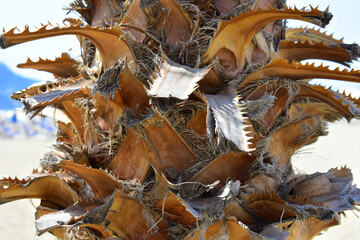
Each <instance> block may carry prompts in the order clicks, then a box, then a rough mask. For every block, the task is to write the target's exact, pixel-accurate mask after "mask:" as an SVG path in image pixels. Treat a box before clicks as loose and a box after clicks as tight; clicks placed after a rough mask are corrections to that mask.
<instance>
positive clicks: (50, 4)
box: [0, 0, 360, 96]
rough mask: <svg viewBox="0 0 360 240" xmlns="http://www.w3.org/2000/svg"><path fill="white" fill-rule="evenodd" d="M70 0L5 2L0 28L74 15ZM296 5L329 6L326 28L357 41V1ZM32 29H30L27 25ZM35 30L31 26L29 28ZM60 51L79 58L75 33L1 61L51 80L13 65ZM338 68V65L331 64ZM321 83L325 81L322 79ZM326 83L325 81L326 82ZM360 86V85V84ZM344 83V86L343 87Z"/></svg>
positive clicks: (4, 53)
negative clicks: (69, 6) (69, 9)
mask: <svg viewBox="0 0 360 240" xmlns="http://www.w3.org/2000/svg"><path fill="white" fill-rule="evenodd" d="M70 2H71V0H57V1H49V0H32V1H29V0H12V1H4V2H3V3H2V5H1V8H0V28H1V29H3V28H5V29H6V30H9V29H10V28H12V27H15V26H18V27H19V29H23V28H24V26H25V25H26V24H28V25H29V26H30V27H35V26H40V23H46V22H47V21H50V22H51V23H61V22H62V20H63V19H64V18H66V17H76V15H75V14H70V15H66V13H67V11H64V10H62V8H63V7H65V6H67V5H68V4H69V3H70ZM295 3H296V6H297V7H298V8H302V7H305V6H309V3H311V4H312V5H313V6H319V8H320V9H325V8H326V7H327V6H330V12H331V13H333V15H334V17H333V19H332V21H331V23H330V24H329V25H328V26H327V27H326V28H325V30H326V31H327V32H328V33H335V34H334V36H335V37H336V38H341V37H344V38H345V39H344V40H345V42H346V43H353V42H360V31H358V29H357V27H356V26H357V25H358V22H359V21H360V14H359V13H358V9H359V6H360V2H359V1H356V0H347V1H346V4H344V1H338V0H328V1H324V0H315V1H306V0H296V1H295V0H288V1H287V4H288V5H289V6H294V5H295ZM289 23H290V25H291V26H305V25H307V24H305V23H304V22H300V21H289ZM30 29H31V28H30ZM32 29H34V28H32ZM62 52H69V53H70V55H71V56H72V57H75V58H76V57H79V55H80V48H79V44H78V42H77V40H76V37H74V36H61V37H55V38H51V39H44V40H39V41H34V42H29V43H26V44H20V45H18V46H16V47H11V48H9V49H6V50H1V51H0V62H3V63H5V64H6V65H7V66H8V67H9V68H10V69H11V70H12V71H14V72H15V73H16V74H20V75H22V76H24V77H28V78H32V79H35V80H49V79H52V75H51V74H47V73H43V72H39V71H34V70H25V69H17V68H16V65H17V64H18V63H21V62H25V61H26V59H27V57H30V59H32V60H33V61H35V60H38V57H40V56H41V57H42V58H50V59H53V58H55V57H56V56H60V54H61V53H62ZM331 66H332V67H337V66H338V65H337V64H334V65H331ZM352 67H353V68H355V69H360V63H358V62H356V63H355V64H353V65H352ZM322 83H327V82H324V81H322ZM327 84H328V83H327ZM331 85H334V86H335V88H350V89H353V88H357V89H356V90H355V89H354V90H353V92H356V93H357V94H356V95H359V96H360V90H358V89H360V88H359V87H357V85H355V84H347V83H342V82H340V83H339V82H335V81H331ZM359 85H360V84H359ZM344 86H345V87H344Z"/></svg>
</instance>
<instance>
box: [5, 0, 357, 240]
mask: <svg viewBox="0 0 360 240" xmlns="http://www.w3.org/2000/svg"><path fill="white" fill-rule="evenodd" d="M283 2H284V1H278V0H241V1H236V0H222V1H220V0H209V1H204V0H191V1H183V0H133V1H130V0H127V1H118V0H111V1H109V0H76V1H74V2H73V3H71V4H70V6H69V9H70V10H72V11H77V12H78V13H79V14H80V16H81V18H80V19H66V22H67V23H66V24H64V25H58V26H53V25H51V24H49V25H43V26H42V27H41V28H39V29H38V30H36V31H34V32H30V31H29V28H28V27H26V28H25V30H23V31H17V30H16V29H12V30H10V31H8V32H4V33H3V34H2V35H1V36H0V46H1V48H7V47H11V46H14V45H17V44H20V43H26V42H29V41H33V40H37V39H42V38H47V37H54V36H59V35H65V34H73V35H76V36H77V37H78V39H79V41H80V45H81V47H82V53H83V55H82V56H81V57H82V58H81V59H76V60H74V59H72V58H71V57H70V56H69V55H68V54H66V53H62V55H61V57H58V58H55V60H48V59H46V60H43V59H41V58H40V59H39V61H37V62H33V61H31V60H30V59H28V61H27V62H26V63H23V64H19V67H20V68H33V69H37V70H40V71H47V72H50V73H53V74H54V77H55V79H54V80H53V81H52V82H47V83H45V84H38V85H33V86H30V87H28V88H26V89H24V90H21V91H18V92H16V93H14V94H13V96H12V97H13V98H14V99H16V100H19V101H21V102H23V103H24V109H25V111H26V112H27V113H29V114H31V116H34V115H36V114H39V113H40V112H41V111H42V110H43V109H44V108H46V107H54V108H56V109H58V110H59V111H62V112H63V113H64V114H65V115H66V116H67V118H68V121H67V122H62V121H58V122H57V123H58V132H57V143H56V145H55V148H56V150H54V151H52V152H50V153H48V154H46V156H45V157H44V158H43V159H42V160H41V166H42V169H41V170H35V171H34V172H33V173H31V174H30V175H29V176H28V177H26V178H24V179H19V178H3V179H0V186H1V187H0V203H1V204H2V203H7V202H10V201H14V200H18V199H23V198H38V199H41V203H40V205H39V206H38V207H37V213H36V221H35V226H36V229H37V233H38V234H42V233H44V232H50V233H51V234H53V235H54V236H55V237H57V238H59V239H74V238H75V239H76V238H78V236H80V235H81V239H128V240H137V239H176V240H177V239H187V240H195V239H199V240H200V239H201V240H202V239H206V240H210V239H234V240H238V239H276V240H282V239H291V240H295V239H311V238H313V237H314V236H316V235H317V234H319V233H320V232H321V231H324V230H326V229H327V228H329V227H331V226H334V225H336V224H339V222H340V215H339V214H340V213H341V212H343V211H346V210H352V209H355V207H356V205H358V204H359V201H360V189H358V188H356V187H355V186H353V185H352V179H353V177H352V174H351V171H350V169H348V168H341V169H330V170H329V171H328V172H327V173H315V174H312V175H296V174H295V173H294V171H293V169H292V165H291V156H292V155H293V154H294V153H295V152H296V151H297V150H299V149H300V148H301V147H303V146H304V145H308V144H311V143H313V142H314V141H316V140H317V139H318V137H320V136H324V135H326V134H327V132H326V122H332V121H336V120H338V119H340V118H343V117H344V118H346V119H348V120H350V119H351V118H359V116H360V110H359V108H358V104H359V103H360V100H359V99H354V98H352V97H351V96H346V95H344V94H342V93H339V92H335V91H333V90H331V89H326V88H324V87H322V86H316V85H311V84H310V83H309V80H310V79H312V78H322V79H335V80H342V81H350V82H359V81H360V72H359V71H356V70H344V71H340V70H338V69H335V70H330V69H329V68H328V67H325V66H322V65H321V66H320V67H315V66H314V65H310V64H303V63H300V62H299V61H302V60H306V59H323V60H329V61H333V62H337V63H341V64H344V65H347V64H348V63H350V62H351V61H352V60H354V59H357V57H358V56H359V47H358V45H356V44H345V43H344V42H343V41H342V40H337V39H334V38H333V37H332V35H326V34H324V33H322V32H321V31H319V30H315V29H306V28H298V29H288V28H286V26H285V25H284V21H283V20H284V19H298V20H302V21H306V22H310V23H313V24H316V25H318V26H320V27H324V26H325V25H326V24H328V22H329V21H330V20H331V17H332V15H331V14H330V13H329V12H328V10H325V11H320V10H318V9H317V8H313V7H311V6H310V10H298V9H296V8H294V9H291V8H288V7H287V6H286V5H284V4H283ZM284 30H285V31H284ZM284 33H285V34H284ZM59 54H60V53H59Z"/></svg>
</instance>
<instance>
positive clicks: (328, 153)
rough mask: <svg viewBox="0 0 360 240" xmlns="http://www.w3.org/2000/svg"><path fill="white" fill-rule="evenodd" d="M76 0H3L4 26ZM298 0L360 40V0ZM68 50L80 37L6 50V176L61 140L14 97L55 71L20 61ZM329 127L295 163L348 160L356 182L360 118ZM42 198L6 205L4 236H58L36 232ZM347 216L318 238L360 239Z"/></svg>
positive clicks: (350, 87)
mask: <svg viewBox="0 0 360 240" xmlns="http://www.w3.org/2000/svg"><path fill="white" fill-rule="evenodd" d="M70 2H72V1H71V0H62V1H47V0H34V1H28V0H12V1H6V2H2V5H1V8H0V28H1V29H2V28H3V27H5V29H7V30H9V29H10V28H12V27H15V26H19V28H20V29H22V28H23V27H24V26H25V25H26V24H28V25H29V26H39V24H40V23H41V22H43V23H46V21H47V20H49V21H51V22H53V23H61V22H62V20H63V19H64V18H65V17H74V15H66V13H67V12H66V11H63V10H62V8H63V7H64V6H66V5H68V4H69V3H70ZM295 3H296V5H297V6H298V8H300V9H301V8H302V7H303V6H308V4H309V3H310V4H313V5H314V6H317V5H320V9H325V8H326V7H327V6H328V5H330V12H332V13H333V14H334V18H333V20H332V22H331V23H330V25H329V26H328V27H327V28H326V29H327V30H328V33H332V32H335V35H334V36H335V37H336V38H341V37H343V36H344V37H345V39H344V41H345V42H346V43H353V42H356V41H357V42H360V31H357V29H354V26H355V23H358V22H359V20H360V16H359V14H358V9H359V6H360V3H359V2H358V1H356V0H348V1H346V4H344V2H340V1H335V0H328V1H321V0H316V1H308V0H297V1H295V0H288V1H287V4H288V5H289V6H293V5H294V4H295ZM75 17H76V16H75ZM290 25H291V26H299V25H304V26H305V25H306V24H303V23H296V22H291V21H290ZM32 29H34V28H32ZM62 52H70V55H71V56H72V57H74V58H78V57H79V55H80V50H79V47H78V43H77V40H76V38H75V37H73V36H67V37H58V38H53V39H46V40H40V41H36V42H31V43H27V44H22V45H19V46H16V47H14V48H9V49H6V50H1V51H0V166H1V167H0V176H6V177H7V176H15V175H17V176H24V177H25V176H27V175H28V174H30V173H31V172H32V170H33V169H34V168H37V167H39V161H40V159H41V158H42V157H43V155H44V154H45V153H46V152H48V151H51V150H52V145H53V144H54V143H55V129H56V126H55V120H54V119H53V118H42V117H39V116H38V117H35V118H34V119H33V120H30V119H29V117H28V116H25V114H24V113H23V112H22V111H21V109H17V110H16V108H19V107H20V106H21V104H20V103H17V102H15V101H13V100H11V99H10V95H11V93H12V92H15V91H17V90H19V89H23V88H25V87H27V86H29V85H31V84H36V83H37V82H39V81H49V80H52V79H53V77H52V76H51V75H50V74H47V73H40V72H37V71H33V70H19V69H17V68H16V65H17V64H18V63H22V62H25V61H26V59H27V57H30V58H31V59H32V60H33V61H36V60H37V59H38V57H42V58H50V59H54V58H55V56H60V55H61V53H62ZM331 66H332V67H338V66H337V65H331ZM351 67H353V68H355V69H360V64H359V63H358V62H355V63H354V64H352V65H351ZM317 82H318V83H321V84H323V85H327V86H330V85H332V86H333V87H334V90H338V89H339V90H341V91H343V90H346V91H347V92H352V93H353V94H354V95H355V96H360V87H359V86H357V85H355V84H344V83H341V82H338V81H323V80H322V81H317ZM359 85H360V84H359ZM44 114H45V115H48V116H50V117H53V116H55V115H56V112H54V111H52V110H50V111H48V112H46V113H44ZM328 130H329V135H328V136H325V137H320V139H319V140H318V141H317V142H316V143H315V144H312V145H310V146H306V147H304V148H302V149H301V150H300V151H299V152H298V153H297V154H296V155H294V156H293V158H292V162H293V165H294V168H295V169H296V171H297V172H298V173H314V172H317V171H319V172H326V171H327V170H328V169H330V168H332V167H341V166H344V165H346V166H347V167H349V168H351V169H352V172H353V175H354V183H355V184H358V185H359V184H360V159H359V156H360V154H359V153H360V146H359V143H360V121H357V120H353V121H352V122H351V123H350V124H349V123H347V122H346V121H339V122H336V123H333V124H329V127H328ZM38 203H39V201H38V200H31V201H30V200H22V201H16V202H12V203H8V204H5V205H0V236H1V237H0V239H7V240H19V239H21V240H35V239H37V240H38V239H55V237H53V236H51V235H50V234H44V235H42V236H40V237H38V236H36V233H35V225H34V213H35V206H37V205H38ZM346 216H347V217H342V224H341V225H340V226H336V227H333V228H331V229H330V230H329V231H327V232H325V233H323V234H322V235H320V236H318V237H316V238H315V239H317V240H319V239H323V240H325V239H328V240H333V239H348V240H355V239H359V236H360V228H359V227H358V226H359V224H360V219H358V217H357V212H355V211H353V212H351V211H349V212H346Z"/></svg>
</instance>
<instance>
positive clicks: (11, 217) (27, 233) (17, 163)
mask: <svg viewBox="0 0 360 240" xmlns="http://www.w3.org/2000/svg"><path fill="white" fill-rule="evenodd" d="M329 132H330V133H329V135H328V136H327V137H321V138H320V139H319V141H318V142H316V143H315V144H313V145H310V146H307V147H305V148H303V149H302V150H301V151H300V152H299V153H298V154H297V155H296V156H294V157H293V159H292V161H293V164H294V165H295V167H296V169H298V171H299V172H302V173H314V172H316V171H322V172H326V171H327V170H328V169H329V168H332V167H341V166H344V165H347V166H348V167H350V168H351V169H353V174H354V183H356V184H358V185H360V159H359V153H360V145H359V143H360V121H357V122H353V123H351V124H350V125H349V124H347V123H346V122H343V121H341V122H338V123H335V124H332V125H330V126H329ZM53 143H54V139H45V140H44V139H28V140H1V139H0V163H1V167H0V175H5V176H8V175H13V176H14V175H22V176H26V175H27V174H28V173H30V172H31V171H32V169H33V168H36V167H37V166H38V163H39V159H40V158H41V157H42V156H43V155H44V153H46V152H47V151H50V150H51V145H52V144H53ZM37 203H38V201H37V200H34V201H32V202H31V201H29V200H22V201H16V202H12V203H8V204H5V205H1V206H0V239H1V240H2V239H7V240H19V239H21V240H35V239H36V240H39V239H55V238H54V237H53V236H51V235H46V234H44V235H42V236H40V237H37V236H36V235H35V226H34V213H35V207H34V206H33V205H32V204H35V205H37ZM346 215H347V217H346V218H344V217H343V218H342V224H341V226H336V227H333V228H331V229H330V230H329V231H327V232H325V233H324V234H322V235H321V236H318V237H316V238H315V239H317V240H320V239H322V240H324V239H326V240H333V239H347V240H355V239H359V236H360V228H359V226H360V219H358V218H357V217H356V215H355V213H353V212H347V213H346Z"/></svg>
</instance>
